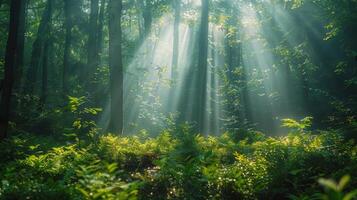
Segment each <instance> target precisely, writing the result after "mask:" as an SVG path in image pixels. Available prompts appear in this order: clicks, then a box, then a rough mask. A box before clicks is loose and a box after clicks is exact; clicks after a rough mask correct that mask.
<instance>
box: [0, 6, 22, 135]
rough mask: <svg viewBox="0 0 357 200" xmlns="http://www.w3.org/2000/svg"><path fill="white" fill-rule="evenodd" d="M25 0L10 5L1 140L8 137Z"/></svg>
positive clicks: (1, 112)
mask: <svg viewBox="0 0 357 200" xmlns="http://www.w3.org/2000/svg"><path fill="white" fill-rule="evenodd" d="M21 5H23V0H12V1H11V5H10V23H9V35H8V40H7V45H6V55H5V75H4V84H3V89H2V92H1V101H0V140H2V139H4V138H6V137H7V130H8V124H9V115H10V107H11V93H12V87H13V82H14V78H15V74H14V73H15V61H16V58H17V53H18V51H17V47H18V37H19V34H18V31H19V23H20V18H21V15H22V13H21V10H22V9H21Z"/></svg>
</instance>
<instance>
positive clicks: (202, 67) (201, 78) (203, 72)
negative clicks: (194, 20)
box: [197, 0, 209, 133]
mask: <svg viewBox="0 0 357 200" xmlns="http://www.w3.org/2000/svg"><path fill="white" fill-rule="evenodd" d="M208 16H209V0H202V13H201V25H200V35H199V45H198V46H199V50H198V51H199V53H198V92H197V104H198V106H197V109H198V112H197V123H198V130H199V132H200V133H204V131H205V130H204V128H205V115H206V96H207V91H206V90H207V83H206V82H207V56H208V55H207V54H208Z"/></svg>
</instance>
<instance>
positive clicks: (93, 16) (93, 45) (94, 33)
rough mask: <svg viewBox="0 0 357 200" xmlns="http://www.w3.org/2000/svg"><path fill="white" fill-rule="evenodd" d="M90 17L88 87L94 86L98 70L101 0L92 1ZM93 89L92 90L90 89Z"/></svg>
mask: <svg viewBox="0 0 357 200" xmlns="http://www.w3.org/2000/svg"><path fill="white" fill-rule="evenodd" d="M90 2H91V4H90V8H91V10H90V17H89V36H88V58H87V67H88V68H87V69H85V70H86V72H85V73H84V74H86V77H88V78H89V79H90V80H89V81H88V82H89V84H87V86H90V87H91V86H93V84H91V82H92V81H91V79H92V78H93V75H94V73H95V70H96V68H97V67H98V57H99V53H98V48H97V44H98V42H97V41H98V10H99V0H91V1H90ZM88 89H91V88H88Z"/></svg>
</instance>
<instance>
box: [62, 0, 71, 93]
mask: <svg viewBox="0 0 357 200" xmlns="http://www.w3.org/2000/svg"><path fill="white" fill-rule="evenodd" d="M72 3H73V2H72V0H65V1H64V13H65V22H64V26H65V30H66V31H65V32H66V36H65V42H64V54H63V71H62V93H63V95H64V96H66V94H67V93H68V86H67V77H68V69H69V68H70V66H69V65H70V59H71V44H72V29H73V12H72V11H73V8H72V6H71V4H72Z"/></svg>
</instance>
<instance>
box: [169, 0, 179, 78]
mask: <svg viewBox="0 0 357 200" xmlns="http://www.w3.org/2000/svg"><path fill="white" fill-rule="evenodd" d="M173 6H174V9H175V21H174V35H173V37H174V38H173V53H172V69H171V79H172V80H174V81H175V80H176V78H177V77H176V74H177V67H178V66H177V65H178V58H179V42H180V41H179V38H180V18H181V0H174V5H173Z"/></svg>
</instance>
